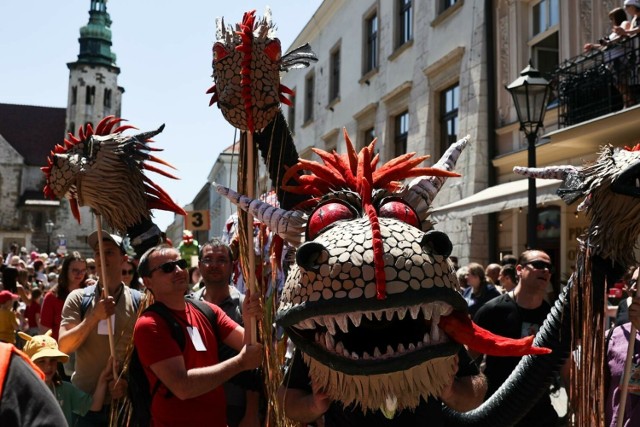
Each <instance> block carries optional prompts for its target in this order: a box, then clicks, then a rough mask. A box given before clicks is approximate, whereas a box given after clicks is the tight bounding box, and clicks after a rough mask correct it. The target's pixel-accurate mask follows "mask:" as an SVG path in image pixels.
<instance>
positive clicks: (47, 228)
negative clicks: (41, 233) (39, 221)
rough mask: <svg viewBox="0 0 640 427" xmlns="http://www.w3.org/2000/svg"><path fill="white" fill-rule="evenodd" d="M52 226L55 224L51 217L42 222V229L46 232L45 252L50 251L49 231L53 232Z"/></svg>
mask: <svg viewBox="0 0 640 427" xmlns="http://www.w3.org/2000/svg"><path fill="white" fill-rule="evenodd" d="M53 227H55V224H54V223H53V221H51V219H48V220H47V222H45V223H44V229H45V231H46V232H47V254H49V253H51V233H53Z"/></svg>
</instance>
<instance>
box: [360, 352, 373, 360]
mask: <svg viewBox="0 0 640 427" xmlns="http://www.w3.org/2000/svg"><path fill="white" fill-rule="evenodd" d="M362 358H363V359H364V360H369V359H371V356H369V353H367V352H366V351H365V352H364V353H362Z"/></svg>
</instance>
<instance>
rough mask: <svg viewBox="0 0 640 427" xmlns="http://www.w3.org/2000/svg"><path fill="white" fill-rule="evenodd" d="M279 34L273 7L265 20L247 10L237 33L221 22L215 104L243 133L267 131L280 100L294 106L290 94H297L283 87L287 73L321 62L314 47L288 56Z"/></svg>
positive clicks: (215, 58) (216, 50)
mask: <svg viewBox="0 0 640 427" xmlns="http://www.w3.org/2000/svg"><path fill="white" fill-rule="evenodd" d="M275 30H276V27H275V25H274V24H273V22H272V20H271V11H270V9H269V8H267V9H266V11H265V14H264V16H263V17H262V18H261V19H256V16H255V10H252V11H250V12H246V13H245V14H244V17H243V18H242V21H241V22H240V23H238V24H236V29H235V31H234V29H233V28H232V27H228V28H227V27H225V25H224V19H222V18H219V19H217V20H216V43H215V44H214V45H213V78H214V81H215V84H214V85H213V86H212V87H211V88H209V90H208V91H207V93H209V94H211V101H210V103H209V105H212V104H214V103H216V102H217V103H218V107H219V108H220V110H222V114H223V115H224V117H225V119H227V121H228V122H229V123H231V125H233V126H234V127H236V128H238V129H240V130H246V131H249V132H253V131H254V130H260V129H263V128H264V127H266V126H267V124H268V123H269V122H271V121H272V120H273V119H274V118H275V116H276V115H277V113H278V107H279V105H280V102H283V103H285V104H287V105H291V102H290V101H289V99H288V98H287V97H286V96H285V94H289V95H291V94H293V91H291V89H289V88H288V87H286V86H284V85H282V84H280V72H281V71H288V70H291V69H294V68H302V67H306V66H308V65H309V62H313V61H317V58H316V57H315V55H314V54H313V52H312V51H311V49H310V47H309V45H308V44H305V45H303V46H300V47H299V48H297V49H294V50H292V51H291V52H289V53H287V54H286V55H284V56H283V55H282V47H281V45H280V40H279V39H277V38H276V37H275Z"/></svg>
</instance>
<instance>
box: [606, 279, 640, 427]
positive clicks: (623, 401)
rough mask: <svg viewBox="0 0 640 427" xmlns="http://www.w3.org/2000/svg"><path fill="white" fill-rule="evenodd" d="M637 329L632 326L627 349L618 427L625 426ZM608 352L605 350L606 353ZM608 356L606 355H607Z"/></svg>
mask: <svg viewBox="0 0 640 427" xmlns="http://www.w3.org/2000/svg"><path fill="white" fill-rule="evenodd" d="M638 295H640V286H638V289H636V295H635V296H636V297H637V296H638ZM636 332H637V331H636V327H635V326H633V324H631V330H630V331H629V347H628V348H627V360H626V361H625V364H624V375H622V377H620V405H619V406H618V421H617V422H616V425H617V427H622V426H623V425H624V411H625V409H626V406H627V395H628V393H629V378H631V363H632V362H633V353H634V350H635V346H636ZM606 351H607V350H606V349H605V352H606ZM605 354H606V353H605Z"/></svg>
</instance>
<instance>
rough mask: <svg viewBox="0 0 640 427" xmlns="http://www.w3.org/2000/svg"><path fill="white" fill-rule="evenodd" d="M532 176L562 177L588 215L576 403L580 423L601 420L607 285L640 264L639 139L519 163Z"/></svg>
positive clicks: (576, 284) (577, 291)
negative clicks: (584, 157) (548, 161)
mask: <svg viewBox="0 0 640 427" xmlns="http://www.w3.org/2000/svg"><path fill="white" fill-rule="evenodd" d="M514 172H516V173H519V174H522V175H526V176H528V177H533V178H545V179H562V180H564V183H563V185H561V187H560V188H559V190H558V195H560V196H561V197H562V199H563V200H564V201H565V202H566V203H568V204H569V203H573V202H575V201H577V200H578V199H580V198H582V199H583V200H582V202H581V203H580V205H579V206H578V210H579V211H584V212H586V214H587V217H588V218H589V220H590V222H589V227H588V229H587V230H586V232H585V233H584V235H582V236H581V237H580V238H579V243H580V249H581V251H580V257H579V259H578V263H577V273H576V274H574V276H573V277H572V278H571V280H570V285H571V286H572V294H571V303H572V307H571V308H572V312H573V313H575V315H574V316H573V330H572V332H573V338H574V343H573V348H577V347H578V345H579V346H580V347H581V351H580V352H578V353H577V354H579V360H578V361H577V362H576V364H575V365H574V372H573V373H572V395H573V408H574V410H575V412H576V425H577V426H581V427H582V426H594V425H599V424H600V421H601V420H602V419H603V414H604V406H603V405H604V398H603V396H604V365H605V363H606V361H605V360H604V354H605V351H604V341H605V340H604V324H605V313H604V310H605V302H606V296H605V295H606V291H607V289H606V288H607V285H608V286H609V287H611V286H612V285H613V284H614V283H615V282H617V281H618V280H619V278H620V276H621V275H622V273H623V272H624V271H625V270H626V269H627V268H628V267H631V266H635V265H637V264H638V260H637V259H636V251H637V249H638V247H637V244H636V242H637V239H638V237H639V236H640V144H639V145H636V146H634V147H631V148H629V147H625V148H614V147H612V146H610V145H608V146H605V147H603V148H602V150H601V152H600V154H599V156H598V158H597V160H596V161H594V162H593V163H590V164H587V165H585V166H584V167H575V166H571V165H566V166H549V167H546V168H533V169H530V168H520V167H519V168H515V169H514Z"/></svg>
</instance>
